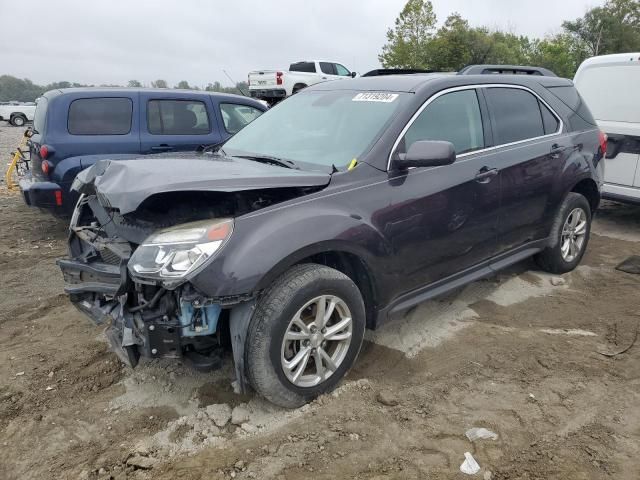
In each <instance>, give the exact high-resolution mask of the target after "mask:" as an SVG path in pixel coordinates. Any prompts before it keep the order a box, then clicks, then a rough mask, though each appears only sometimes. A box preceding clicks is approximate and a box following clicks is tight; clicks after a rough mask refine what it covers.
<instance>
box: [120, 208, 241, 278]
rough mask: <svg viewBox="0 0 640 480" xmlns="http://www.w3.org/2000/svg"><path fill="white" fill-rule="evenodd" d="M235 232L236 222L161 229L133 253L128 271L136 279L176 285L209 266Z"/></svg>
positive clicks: (193, 224)
mask: <svg viewBox="0 0 640 480" xmlns="http://www.w3.org/2000/svg"><path fill="white" fill-rule="evenodd" d="M232 231H233V219H216V220H203V221H200V222H193V223H185V224H182V225H176V226H175V227H171V228H167V229H164V230H158V231H157V232H155V233H153V234H152V235H151V236H149V237H148V238H147V239H146V240H145V241H144V242H143V243H142V245H140V246H139V247H138V248H137V249H136V251H135V252H134V253H133V255H132V256H131V259H130V260H129V271H130V272H131V275H133V276H134V277H141V278H148V279H156V280H169V281H168V283H169V284H171V283H175V280H181V279H183V278H185V277H186V276H187V275H188V274H190V273H191V272H193V271H194V270H195V269H197V268H198V267H200V266H201V265H203V264H204V263H206V262H207V260H208V259H210V258H211V257H212V256H213V255H214V254H215V253H216V252H217V251H218V250H219V249H220V248H221V247H222V245H223V244H224V242H225V241H226V240H227V239H228V238H229V236H230V235H231V232H232ZM171 280H174V281H171Z"/></svg>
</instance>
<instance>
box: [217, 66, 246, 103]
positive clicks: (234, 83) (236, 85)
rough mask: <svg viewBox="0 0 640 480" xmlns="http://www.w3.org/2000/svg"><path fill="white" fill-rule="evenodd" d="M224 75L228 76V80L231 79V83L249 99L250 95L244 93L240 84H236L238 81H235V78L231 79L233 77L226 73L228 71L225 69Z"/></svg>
mask: <svg viewBox="0 0 640 480" xmlns="http://www.w3.org/2000/svg"><path fill="white" fill-rule="evenodd" d="M222 73H224V74H225V75H226V76H227V78H228V79H229V81H230V82H231V83H233V85H234V86H235V87H236V88H237V89H238V90H240V93H241V94H242V95H244V96H245V97H247V96H248V95H247V94H246V93H244V91H243V90H242V89H241V88H240V87H239V86H238V84H237V83H236V81H235V80H234V79H233V78H231V75H229V74H228V73H227V71H226V70H224V69H223V70H222Z"/></svg>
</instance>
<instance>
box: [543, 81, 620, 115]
mask: <svg viewBox="0 0 640 480" xmlns="http://www.w3.org/2000/svg"><path fill="white" fill-rule="evenodd" d="M607 88H609V85H607ZM607 88H603V89H602V90H603V91H604V90H607ZM549 91H550V92H551V93H553V94H554V95H555V96H556V97H558V98H559V99H560V100H562V103H564V104H565V105H566V106H567V107H569V108H570V109H571V110H573V111H574V112H576V113H577V114H578V115H579V116H580V117H581V118H582V119H583V120H584V121H585V122H588V123H590V124H591V125H595V124H596V121H595V120H594V119H593V116H592V115H591V111H590V110H589V108H588V107H587V104H586V103H584V100H583V99H582V97H581V96H580V94H579V93H578V91H577V90H576V89H575V88H574V87H571V86H567V87H553V88H549ZM603 91H601V92H600V94H601V95H604V92H603Z"/></svg>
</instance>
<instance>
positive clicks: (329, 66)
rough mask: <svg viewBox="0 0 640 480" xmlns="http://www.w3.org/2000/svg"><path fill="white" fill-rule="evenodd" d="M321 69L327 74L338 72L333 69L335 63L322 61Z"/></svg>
mask: <svg viewBox="0 0 640 480" xmlns="http://www.w3.org/2000/svg"><path fill="white" fill-rule="evenodd" d="M320 70H322V73H325V74H327V75H335V74H336V72H335V71H334V70H333V63H328V62H320Z"/></svg>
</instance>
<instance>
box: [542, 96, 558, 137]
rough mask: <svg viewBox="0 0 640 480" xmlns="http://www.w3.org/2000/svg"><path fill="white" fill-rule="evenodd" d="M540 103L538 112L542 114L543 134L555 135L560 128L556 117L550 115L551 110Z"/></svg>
mask: <svg viewBox="0 0 640 480" xmlns="http://www.w3.org/2000/svg"><path fill="white" fill-rule="evenodd" d="M539 103H540V111H541V112H542V123H543V125H544V134H545V135H549V134H551V133H556V132H557V131H558V128H559V127H560V122H559V121H558V119H557V118H556V116H555V115H554V114H553V113H551V110H549V109H548V108H547V106H546V105H545V104H544V103H542V102H539Z"/></svg>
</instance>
